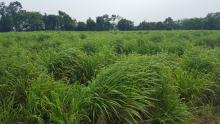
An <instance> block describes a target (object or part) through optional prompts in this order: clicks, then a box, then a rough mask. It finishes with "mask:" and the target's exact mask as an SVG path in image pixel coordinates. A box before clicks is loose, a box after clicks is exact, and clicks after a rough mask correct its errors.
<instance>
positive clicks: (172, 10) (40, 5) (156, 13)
mask: <svg viewBox="0 0 220 124" xmlns="http://www.w3.org/2000/svg"><path fill="white" fill-rule="evenodd" d="M1 1H2V0H1ZM11 1H15V0H3V2H5V3H9V2H11ZM17 1H20V2H21V3H22V5H23V8H24V9H26V10H31V11H38V12H41V13H44V12H46V13H48V14H56V13H57V12H58V10H62V11H65V12H66V13H68V14H69V15H71V16H72V17H74V18H75V19H77V20H78V21H85V20H86V19H87V18H88V17H92V18H95V17H96V16H98V15H103V14H110V15H111V14H117V15H120V16H122V17H124V18H127V19H130V20H133V21H134V22H135V23H136V24H137V23H139V22H141V21H143V20H146V21H163V20H164V19H165V18H166V17H172V18H174V19H183V18H191V17H204V16H205V15H206V14H207V13H210V12H218V11H220V0H17Z"/></svg>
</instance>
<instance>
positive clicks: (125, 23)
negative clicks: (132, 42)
mask: <svg viewBox="0 0 220 124" xmlns="http://www.w3.org/2000/svg"><path fill="white" fill-rule="evenodd" d="M117 27H118V29H119V30H123V31H124V30H133V29H134V23H133V22H132V21H130V20H127V19H121V20H120V21H119V22H118V25H117Z"/></svg>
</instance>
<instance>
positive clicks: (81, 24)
mask: <svg viewBox="0 0 220 124" xmlns="http://www.w3.org/2000/svg"><path fill="white" fill-rule="evenodd" d="M76 30H77V31H86V30H87V25H86V23H84V22H78V24H77V28H76Z"/></svg>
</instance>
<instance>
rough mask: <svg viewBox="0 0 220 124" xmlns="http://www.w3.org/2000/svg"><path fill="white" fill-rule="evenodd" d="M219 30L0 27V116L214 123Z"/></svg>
mask: <svg viewBox="0 0 220 124" xmlns="http://www.w3.org/2000/svg"><path fill="white" fill-rule="evenodd" d="M219 46H220V32H219V31H150V32H140V31H139V32H26V33H15V32H14V33H12V32H11V33H1V34H0V123H2V124H12V123H24V124H38V123H39V124H51V123H53V124H84V123H85V124H88V123H91V124H127V123H132V124H133V123H151V124H159V123H161V124H180V123H183V124H191V123H195V124H197V123H198V124H203V123H204V124H209V123H210V124H214V123H216V124H217V123H219V113H218V112H219V106H220V87H219V86H220V48H219Z"/></svg>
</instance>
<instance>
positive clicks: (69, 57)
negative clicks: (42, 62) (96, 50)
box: [48, 49, 94, 84]
mask: <svg viewBox="0 0 220 124" xmlns="http://www.w3.org/2000/svg"><path fill="white" fill-rule="evenodd" d="M92 64H93V63H92V62H90V61H89V60H88V59H87V58H86V55H84V54H82V53H81V52H80V51H77V50H74V49H68V50H65V51H62V52H60V53H57V55H55V57H53V58H52V59H51V61H50V62H49V65H48V71H49V73H51V74H52V75H53V77H54V79H55V80H64V81H66V82H67V83H75V82H80V83H83V84H86V83H87V81H89V80H91V79H92V78H93V76H94V68H93V65H92Z"/></svg>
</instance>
